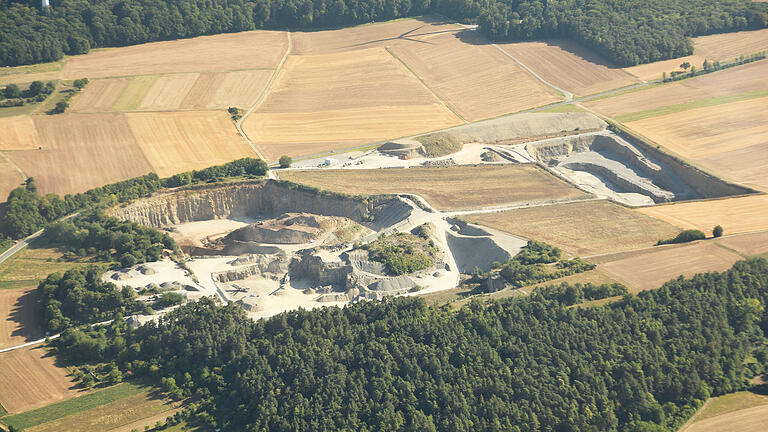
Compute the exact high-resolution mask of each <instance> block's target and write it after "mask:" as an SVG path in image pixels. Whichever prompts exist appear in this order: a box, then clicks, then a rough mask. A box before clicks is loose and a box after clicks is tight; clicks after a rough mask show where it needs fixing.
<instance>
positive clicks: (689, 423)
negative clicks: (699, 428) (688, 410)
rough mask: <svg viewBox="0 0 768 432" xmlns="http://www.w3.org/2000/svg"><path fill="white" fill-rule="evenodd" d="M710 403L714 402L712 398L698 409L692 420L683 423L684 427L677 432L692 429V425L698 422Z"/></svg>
mask: <svg viewBox="0 0 768 432" xmlns="http://www.w3.org/2000/svg"><path fill="white" fill-rule="evenodd" d="M710 402H712V398H709V399H707V400H706V401H705V402H704V403H703V404H702V405H701V407H700V408H699V409H697V410H696V412H695V413H693V415H692V416H691V418H689V419H688V421H687V422H685V423H683V425H682V426H680V429H678V430H677V432H684V431H685V430H686V429H688V428H689V427H691V425H692V424H693V423H695V422H696V419H697V418H698V417H699V414H701V413H702V412H703V411H704V409H705V408H706V407H707V406H708V405H709V403H710Z"/></svg>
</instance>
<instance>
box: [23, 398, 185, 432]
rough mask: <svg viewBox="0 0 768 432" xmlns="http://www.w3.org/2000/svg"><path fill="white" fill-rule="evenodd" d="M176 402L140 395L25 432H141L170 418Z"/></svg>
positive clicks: (175, 408)
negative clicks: (133, 430)
mask: <svg viewBox="0 0 768 432" xmlns="http://www.w3.org/2000/svg"><path fill="white" fill-rule="evenodd" d="M178 406H179V403H178V402H172V401H168V400H166V399H163V398H162V397H160V395H158V394H156V393H154V392H142V393H139V394H137V395H134V396H129V397H126V398H123V399H119V400H117V401H115V402H111V403H108V404H106V405H102V406H99V407H96V408H91V409H89V410H85V411H81V412H78V413H76V414H72V415H68V416H66V417H62V418H60V419H57V420H54V421H52V422H48V423H43V424H41V425H38V426H34V427H31V428H29V429H25V431H27V432H58V431H68V432H96V431H110V432H115V431H120V430H125V431H126V432H127V431H130V430H131V429H135V430H144V426H145V425H149V426H151V427H154V425H155V422H156V421H158V420H161V421H162V422H163V423H165V418H166V417H168V416H170V415H173V413H174V412H176V411H177V409H178Z"/></svg>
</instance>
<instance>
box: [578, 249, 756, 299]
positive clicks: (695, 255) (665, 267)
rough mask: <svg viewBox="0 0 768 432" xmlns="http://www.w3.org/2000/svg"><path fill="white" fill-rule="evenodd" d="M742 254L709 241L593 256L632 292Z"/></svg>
mask: <svg viewBox="0 0 768 432" xmlns="http://www.w3.org/2000/svg"><path fill="white" fill-rule="evenodd" d="M741 259H742V257H741V256H739V255H737V254H735V253H733V252H730V251H728V250H726V249H725V248H722V247H720V246H718V245H716V244H714V243H712V242H710V241H706V240H705V241H699V242H696V243H693V244H686V245H674V246H667V247H658V248H651V249H645V250H641V251H636V252H629V253H619V254H615V255H609V256H601V257H599V258H595V259H592V261H594V262H596V263H597V264H598V266H599V267H598V268H600V269H601V270H603V271H604V272H607V273H608V274H610V275H612V276H614V277H615V278H616V279H618V280H619V281H620V282H623V283H625V284H626V285H627V287H628V288H629V289H630V291H632V292H637V291H642V290H647V289H655V288H658V287H660V286H661V285H663V284H664V282H667V281H669V280H671V279H674V278H676V277H678V276H680V275H683V276H685V277H691V276H693V275H695V274H696V273H704V272H712V271H724V270H727V269H729V268H731V266H732V265H733V263H735V262H736V261H739V260H741Z"/></svg>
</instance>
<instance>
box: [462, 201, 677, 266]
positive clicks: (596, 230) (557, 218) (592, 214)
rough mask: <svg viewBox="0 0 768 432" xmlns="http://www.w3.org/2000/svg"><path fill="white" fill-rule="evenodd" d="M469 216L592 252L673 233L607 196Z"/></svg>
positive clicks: (626, 247)
mask: <svg viewBox="0 0 768 432" xmlns="http://www.w3.org/2000/svg"><path fill="white" fill-rule="evenodd" d="M465 218H466V219H468V220H471V221H473V222H476V223H479V224H481V225H487V226H489V227H492V228H496V229H499V230H502V231H506V232H509V233H512V234H516V235H521V236H523V237H527V238H530V239H535V240H540V241H544V242H547V243H550V244H552V245H555V246H558V247H560V248H561V249H563V250H565V251H566V252H570V253H572V254H574V255H592V254H601V253H610V252H618V251H626V250H632V249H637V248H641V247H647V246H652V245H653V244H655V243H656V242H657V241H658V240H659V239H662V238H667V237H670V236H673V235H675V234H676V233H677V232H678V231H679V229H677V228H675V227H674V226H672V225H670V224H668V223H666V222H662V221H659V220H657V219H654V218H652V217H648V216H645V215H642V214H638V213H637V212H635V211H633V210H630V209H627V208H625V207H622V206H620V205H618V204H614V203H612V202H610V201H607V200H599V201H585V202H577V203H567V204H556V205H549V206H541V207H532V208H521V209H515V210H509V211H505V212H499V213H487V214H477V215H469V216H466V217H465Z"/></svg>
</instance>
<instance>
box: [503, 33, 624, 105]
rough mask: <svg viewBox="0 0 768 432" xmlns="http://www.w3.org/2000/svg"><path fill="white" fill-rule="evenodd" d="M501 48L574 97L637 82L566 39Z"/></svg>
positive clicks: (617, 68)
mask: <svg viewBox="0 0 768 432" xmlns="http://www.w3.org/2000/svg"><path fill="white" fill-rule="evenodd" d="M500 46H501V47H502V48H503V49H504V51H506V52H508V53H510V54H512V55H513V56H515V58H517V59H518V60H520V61H521V62H523V64H525V65H526V66H528V67H529V68H531V69H532V70H533V71H534V72H536V73H537V74H538V75H540V76H541V77H542V78H544V79H545V80H546V81H548V82H550V83H552V84H554V85H556V86H558V87H560V88H562V89H565V90H567V91H569V92H571V93H573V94H574V95H576V96H584V95H589V94H593V93H598V92H601V91H606V90H611V89H615V88H619V87H625V86H628V85H631V84H635V83H637V82H638V80H637V79H636V78H635V77H633V76H632V75H630V74H628V73H627V72H625V71H624V70H623V69H621V68H619V67H617V66H615V65H613V64H611V63H609V62H607V61H605V60H603V59H602V58H600V57H599V56H598V55H596V54H594V53H593V52H591V51H589V50H588V49H586V48H584V47H582V46H580V45H578V44H576V43H574V42H571V41H568V40H565V39H558V40H550V41H538V42H517V43H506V44H501V45H500Z"/></svg>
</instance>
